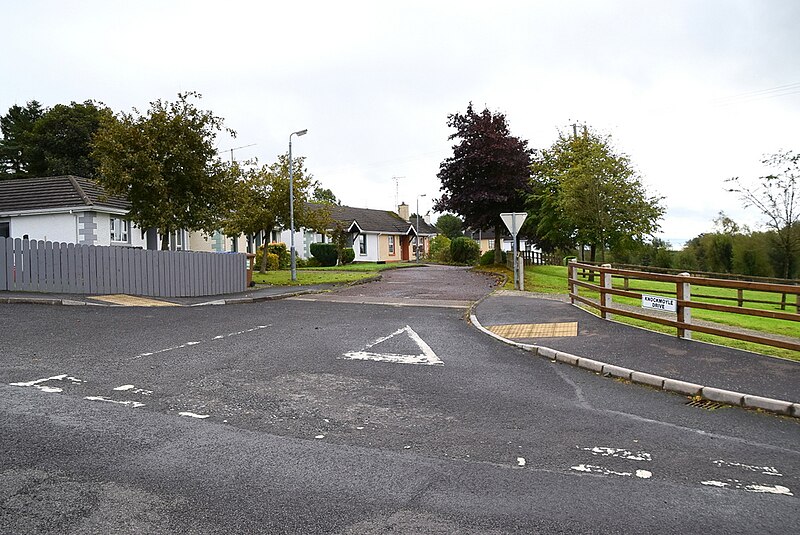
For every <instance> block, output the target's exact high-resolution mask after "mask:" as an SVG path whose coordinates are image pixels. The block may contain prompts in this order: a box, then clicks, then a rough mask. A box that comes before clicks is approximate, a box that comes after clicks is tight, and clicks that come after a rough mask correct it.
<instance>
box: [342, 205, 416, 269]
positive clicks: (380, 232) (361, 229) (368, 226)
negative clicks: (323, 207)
mask: <svg viewBox="0 0 800 535" xmlns="http://www.w3.org/2000/svg"><path fill="white" fill-rule="evenodd" d="M403 206H405V205H400V209H401V211H402V208H403ZM407 210H408V206H406V217H405V218H403V217H401V216H400V215H398V214H396V213H394V212H391V211H388V210H372V209H369V208H353V207H352V206H334V207H332V208H331V217H332V218H333V219H334V220H336V221H339V222H341V223H344V224H345V225H346V228H347V230H348V232H350V234H351V235H352V237H353V251H354V252H355V254H356V256H355V261H356V262H400V261H403V260H410V259H411V251H412V245H411V244H412V243H413V241H414V238H415V237H416V231H415V230H414V226H413V225H412V224H411V223H409V221H408V214H407Z"/></svg>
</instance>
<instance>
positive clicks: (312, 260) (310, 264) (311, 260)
mask: <svg viewBox="0 0 800 535" xmlns="http://www.w3.org/2000/svg"><path fill="white" fill-rule="evenodd" d="M295 262H297V261H296V260H295ZM305 263H306V265H305V267H309V268H315V267H320V266H321V265H322V264H320V263H319V260H317V259H316V258H313V257H312V258H309V259H308V260H306V262H305Z"/></svg>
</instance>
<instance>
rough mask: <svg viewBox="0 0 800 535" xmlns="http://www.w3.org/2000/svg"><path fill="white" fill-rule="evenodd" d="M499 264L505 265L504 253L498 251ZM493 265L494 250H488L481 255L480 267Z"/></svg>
mask: <svg viewBox="0 0 800 535" xmlns="http://www.w3.org/2000/svg"><path fill="white" fill-rule="evenodd" d="M500 256H501V258H502V259H501V260H500V261H501V262H502V263H503V264H505V263H506V252H505V251H500ZM493 264H494V249H490V250H489V251H486V252H485V253H483V254H482V255H481V259H480V265H482V266H491V265H493Z"/></svg>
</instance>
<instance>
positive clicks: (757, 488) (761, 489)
mask: <svg viewBox="0 0 800 535" xmlns="http://www.w3.org/2000/svg"><path fill="white" fill-rule="evenodd" d="M700 484H701V485H706V486H709V487H719V488H722V489H735V490H745V491H747V492H757V493H759V494H782V495H784V496H794V494H792V490H791V489H790V488H788V487H784V486H783V485H761V484H759V483H751V484H749V485H745V484H743V483H742V482H741V481H739V480H738V479H726V480H725V481H716V480H713V479H712V480H708V481H701V482H700Z"/></svg>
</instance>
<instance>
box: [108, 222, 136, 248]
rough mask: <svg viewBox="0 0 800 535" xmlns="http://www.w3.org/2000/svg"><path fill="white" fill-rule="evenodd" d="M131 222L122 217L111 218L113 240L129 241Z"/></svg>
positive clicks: (118, 241) (110, 229)
mask: <svg viewBox="0 0 800 535" xmlns="http://www.w3.org/2000/svg"><path fill="white" fill-rule="evenodd" d="M130 228H131V224H130V222H129V221H128V220H127V219H122V218H120V217H112V218H110V224H109V232H110V234H111V241H112V242H117V243H128V240H129V237H130Z"/></svg>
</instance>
